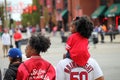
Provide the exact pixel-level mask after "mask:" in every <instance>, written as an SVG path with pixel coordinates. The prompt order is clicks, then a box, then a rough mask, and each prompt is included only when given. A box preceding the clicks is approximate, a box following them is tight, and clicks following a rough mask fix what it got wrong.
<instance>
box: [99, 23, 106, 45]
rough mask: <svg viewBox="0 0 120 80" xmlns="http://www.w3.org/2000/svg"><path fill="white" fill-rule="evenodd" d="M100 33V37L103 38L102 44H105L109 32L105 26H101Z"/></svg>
mask: <svg viewBox="0 0 120 80" xmlns="http://www.w3.org/2000/svg"><path fill="white" fill-rule="evenodd" d="M99 29H100V30H99V33H100V36H101V43H104V39H105V32H106V31H107V29H106V26H105V25H104V24H103V25H100V28H99Z"/></svg>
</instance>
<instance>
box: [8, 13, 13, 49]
mask: <svg viewBox="0 0 120 80" xmlns="http://www.w3.org/2000/svg"><path fill="white" fill-rule="evenodd" d="M9 20H10V43H11V44H10V48H13V45H12V34H13V32H12V28H11V26H12V24H13V19H11V15H10V14H9Z"/></svg>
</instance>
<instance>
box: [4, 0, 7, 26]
mask: <svg viewBox="0 0 120 80" xmlns="http://www.w3.org/2000/svg"><path fill="white" fill-rule="evenodd" d="M4 1H5V2H4V3H5V8H4V11H5V17H4V27H7V26H8V24H7V10H6V8H7V1H6V0H4Z"/></svg>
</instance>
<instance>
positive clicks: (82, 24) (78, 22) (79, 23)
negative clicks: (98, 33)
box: [72, 16, 94, 38]
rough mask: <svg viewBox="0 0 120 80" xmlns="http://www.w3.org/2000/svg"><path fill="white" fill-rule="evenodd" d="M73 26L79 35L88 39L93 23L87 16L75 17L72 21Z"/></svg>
mask: <svg viewBox="0 0 120 80" xmlns="http://www.w3.org/2000/svg"><path fill="white" fill-rule="evenodd" d="M72 24H73V25H75V26H76V30H77V32H78V33H80V34H81V35H82V36H83V37H85V38H89V37H90V36H91V33H92V31H93V27H94V25H93V23H92V21H91V20H90V19H89V17H87V16H82V17H76V18H75V19H73V22H72Z"/></svg>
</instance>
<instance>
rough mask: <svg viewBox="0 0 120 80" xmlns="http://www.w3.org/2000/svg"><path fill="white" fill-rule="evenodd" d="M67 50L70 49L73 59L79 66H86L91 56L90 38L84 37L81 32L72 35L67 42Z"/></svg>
mask: <svg viewBox="0 0 120 80" xmlns="http://www.w3.org/2000/svg"><path fill="white" fill-rule="evenodd" d="M66 50H67V51H69V54H70V57H71V59H72V60H73V61H75V62H76V63H77V64H78V65H79V66H84V65H85V64H86V63H87V61H88V59H89V57H90V54H89V52H88V39H87V38H85V37H82V36H81V35H80V34H79V33H73V34H71V35H70V37H69V38H68V40H67V42H66Z"/></svg>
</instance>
